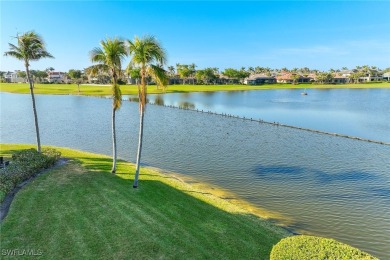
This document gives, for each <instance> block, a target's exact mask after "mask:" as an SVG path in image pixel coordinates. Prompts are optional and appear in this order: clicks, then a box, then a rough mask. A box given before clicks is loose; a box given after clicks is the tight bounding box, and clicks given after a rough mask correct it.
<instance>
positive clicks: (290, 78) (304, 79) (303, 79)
mask: <svg viewBox="0 0 390 260" xmlns="http://www.w3.org/2000/svg"><path fill="white" fill-rule="evenodd" d="M295 75H298V76H299V78H298V79H297V83H310V82H312V81H314V79H315V78H314V77H315V76H313V75H311V74H310V75H301V74H298V73H291V72H284V73H283V74H281V75H278V76H276V81H277V82H278V83H294V76H295Z"/></svg>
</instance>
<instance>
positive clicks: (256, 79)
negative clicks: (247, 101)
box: [244, 74, 276, 85]
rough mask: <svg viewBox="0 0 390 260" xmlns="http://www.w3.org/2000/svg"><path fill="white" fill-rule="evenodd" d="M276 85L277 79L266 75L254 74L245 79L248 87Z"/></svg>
mask: <svg viewBox="0 0 390 260" xmlns="http://www.w3.org/2000/svg"><path fill="white" fill-rule="evenodd" d="M273 83H276V79H275V77H273V76H268V75H265V74H253V75H250V76H249V77H248V78H246V79H244V84H246V85H261V84H273Z"/></svg>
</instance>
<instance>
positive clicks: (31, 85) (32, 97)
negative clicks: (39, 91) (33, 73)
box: [26, 64, 41, 153]
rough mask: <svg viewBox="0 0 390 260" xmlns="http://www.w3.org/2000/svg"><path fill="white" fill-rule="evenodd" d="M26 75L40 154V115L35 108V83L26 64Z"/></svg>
mask: <svg viewBox="0 0 390 260" xmlns="http://www.w3.org/2000/svg"><path fill="white" fill-rule="evenodd" d="M26 73H27V78H28V82H29V83H30V94H31V99H32V105H33V112H34V123H35V133H36V135H37V146H38V148H37V150H38V152H39V153H40V152H41V138H40V136H39V126H38V115H37V109H36V106H35V97H34V90H33V89H34V87H33V83H32V80H31V77H30V71H29V69H28V65H27V64H26Z"/></svg>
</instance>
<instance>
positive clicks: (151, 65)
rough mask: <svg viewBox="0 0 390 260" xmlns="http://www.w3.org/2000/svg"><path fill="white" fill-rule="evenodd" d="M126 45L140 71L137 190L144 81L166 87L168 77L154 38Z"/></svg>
mask: <svg viewBox="0 0 390 260" xmlns="http://www.w3.org/2000/svg"><path fill="white" fill-rule="evenodd" d="M128 44H129V49H130V54H131V55H132V56H131V63H132V64H134V65H136V66H139V67H140V69H141V86H140V87H139V88H138V97H139V114H140V121H139V122H140V123H139V138H138V149H137V161H136V170H135V177H134V184H133V188H137V187H138V178H139V168H140V161H141V151H142V138H143V127H144V114H145V107H146V95H147V93H146V91H147V89H146V82H145V79H146V77H147V76H151V77H152V78H153V79H154V80H155V81H156V84H158V85H160V86H166V85H167V84H168V76H167V74H166V72H165V70H164V69H163V68H162V65H164V64H165V63H166V53H165V50H164V49H163V48H162V46H161V45H160V43H159V42H158V41H157V40H156V38H155V37H153V36H144V37H142V38H138V37H137V36H136V37H135V38H134V40H133V41H130V40H129V41H128ZM155 64H157V65H155Z"/></svg>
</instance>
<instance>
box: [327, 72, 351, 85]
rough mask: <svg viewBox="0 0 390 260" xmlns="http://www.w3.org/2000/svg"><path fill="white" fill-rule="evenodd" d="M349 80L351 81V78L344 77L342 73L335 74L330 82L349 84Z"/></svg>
mask: <svg viewBox="0 0 390 260" xmlns="http://www.w3.org/2000/svg"><path fill="white" fill-rule="evenodd" d="M349 80H350V78H349V76H344V75H342V74H341V73H335V74H333V78H332V80H331V81H330V83H333V84H345V83H348V82H349Z"/></svg>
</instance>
